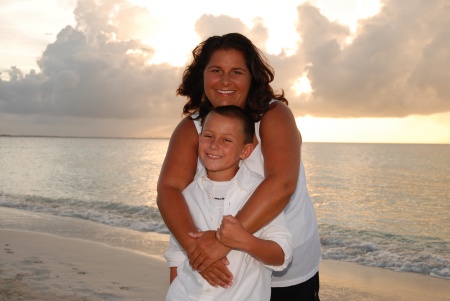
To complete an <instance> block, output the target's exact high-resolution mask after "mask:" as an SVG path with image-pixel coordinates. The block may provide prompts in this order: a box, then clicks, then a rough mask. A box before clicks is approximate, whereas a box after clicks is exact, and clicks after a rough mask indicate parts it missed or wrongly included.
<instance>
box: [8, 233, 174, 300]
mask: <svg viewBox="0 0 450 301" xmlns="http://www.w3.org/2000/svg"><path fill="white" fill-rule="evenodd" d="M0 242H1V247H2V250H1V251H0V254H1V256H0V264H1V265H0V268H1V270H0V278H1V282H0V300H48V301H51V300H68V299H67V297H64V298H62V297H61V296H71V297H75V296H78V298H72V299H69V300H129V301H133V300H136V301H137V300H139V301H141V300H164V296H165V292H166V290H167V287H168V279H169V276H168V270H167V268H166V266H165V262H164V261H163V258H161V257H160V258H158V257H154V256H150V255H145V254H142V253H138V252H134V251H130V250H125V249H120V248H113V247H110V246H108V245H105V244H100V243H95V242H90V241H85V240H79V239H70V238H63V237H57V236H53V235H48V234H42V233H35V232H27V231H17V230H0ZM24 295H26V296H27V297H26V298H23V296H24ZM21 296H22V298H23V299H20V298H19V297H21ZM82 297H89V298H88V299H85V298H82ZM2 298H3V299H2ZM34 298H35V299H34Z"/></svg>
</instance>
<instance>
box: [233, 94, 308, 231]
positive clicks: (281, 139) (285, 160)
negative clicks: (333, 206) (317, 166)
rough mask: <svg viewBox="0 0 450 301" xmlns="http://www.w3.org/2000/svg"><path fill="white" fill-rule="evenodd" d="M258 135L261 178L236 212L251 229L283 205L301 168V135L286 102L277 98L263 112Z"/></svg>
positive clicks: (286, 202) (264, 223) (247, 228)
mask: <svg viewBox="0 0 450 301" xmlns="http://www.w3.org/2000/svg"><path fill="white" fill-rule="evenodd" d="M260 136H261V148H262V154H263V157H264V180H263V181H262V182H261V184H260V185H259V186H258V188H257V189H256V190H255V192H254V193H253V194H252V196H251V197H250V199H249V200H248V201H247V203H246V204H245V205H244V207H243V208H242V210H241V211H239V213H238V214H237V216H236V218H237V219H238V220H239V221H240V222H241V223H242V224H243V225H244V227H245V229H246V230H247V231H249V232H250V233H254V232H256V231H257V230H259V229H261V228H262V227H263V226H265V225H267V224H268V223H269V222H270V221H271V220H272V219H274V218H275V217H276V216H277V215H278V214H279V213H280V212H281V211H282V210H283V209H284V208H285V207H286V205H287V204H288V203H289V200H290V197H291V196H292V194H294V192H295V189H296V186H297V180H298V176H299V172H300V146H301V143H302V141H301V135H300V132H299V131H298V128H297V124H296V123H295V118H294V115H293V114H292V111H291V110H290V109H289V108H288V107H287V106H286V105H285V104H283V103H280V102H277V103H276V105H275V107H274V108H272V109H271V110H269V111H267V112H266V113H265V114H264V116H263V118H262V120H261V123H260Z"/></svg>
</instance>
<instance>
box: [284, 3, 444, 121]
mask: <svg viewBox="0 0 450 301" xmlns="http://www.w3.org/2000/svg"><path fill="white" fill-rule="evenodd" d="M298 12H299V25H298V30H299V32H300V34H301V36H302V38H303V40H302V42H301V45H300V47H299V52H298V53H296V56H300V57H304V60H305V62H304V65H303V68H304V69H305V70H306V71H307V74H308V78H309V80H310V82H311V86H312V89H313V93H312V94H311V95H303V96H302V97H299V98H295V97H294V98H293V99H294V101H293V102H292V103H293V106H294V107H295V109H296V110H297V111H298V112H303V114H310V115H314V116H321V117H404V116H408V115H412V114H432V113H440V112H446V111H449V110H450V93H449V92H450V87H449V85H448V84H447V83H449V82H450V73H449V72H447V71H446V70H448V68H449V67H450V52H448V49H450V31H449V30H448V28H450V19H449V18H448V15H449V13H450V6H449V5H448V2H446V1H440V0H431V1H419V0H416V1H408V3H406V2H404V1H399V0H391V1H385V2H384V6H383V8H382V9H381V11H380V13H379V14H378V15H376V16H374V17H372V18H370V19H367V20H363V21H361V22H360V24H359V30H358V31H357V32H356V35H355V37H354V39H353V41H352V42H351V43H350V44H346V39H347V38H348V37H349V32H348V30H347V29H346V28H344V27H342V26H341V25H339V24H337V23H332V22H330V21H329V20H327V19H326V18H325V17H323V16H322V15H320V13H319V11H318V9H317V8H315V7H313V6H310V5H303V6H301V7H299V9H298ZM293 75H294V73H293V74H292V76H293Z"/></svg>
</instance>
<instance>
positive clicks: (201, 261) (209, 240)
mask: <svg viewBox="0 0 450 301" xmlns="http://www.w3.org/2000/svg"><path fill="white" fill-rule="evenodd" d="M189 236H190V237H191V238H196V239H197V241H196V243H195V244H192V245H191V247H190V248H189V250H188V252H187V254H188V258H189V264H190V265H191V267H192V269H193V270H196V271H199V272H202V271H203V270H204V269H206V268H207V267H208V266H210V265H211V264H212V263H213V262H216V261H218V260H220V259H222V258H224V257H225V256H226V255H227V254H228V252H230V248H228V247H226V246H224V245H223V244H221V243H220V242H219V241H217V239H216V231H211V230H210V231H205V232H199V233H189Z"/></svg>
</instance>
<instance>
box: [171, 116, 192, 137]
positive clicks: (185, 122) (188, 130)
mask: <svg viewBox="0 0 450 301" xmlns="http://www.w3.org/2000/svg"><path fill="white" fill-rule="evenodd" d="M176 137H184V138H186V137H194V138H198V132H197V129H196V126H195V124H194V120H192V119H191V118H190V117H184V118H183V119H182V120H181V121H180V122H179V123H178V125H177V126H176V128H175V130H174V131H173V133H172V137H171V139H173V138H176Z"/></svg>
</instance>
